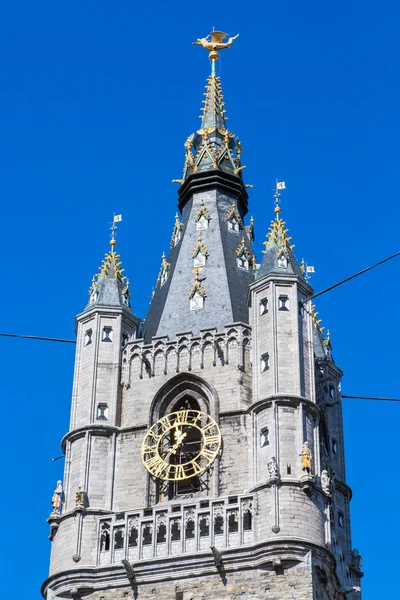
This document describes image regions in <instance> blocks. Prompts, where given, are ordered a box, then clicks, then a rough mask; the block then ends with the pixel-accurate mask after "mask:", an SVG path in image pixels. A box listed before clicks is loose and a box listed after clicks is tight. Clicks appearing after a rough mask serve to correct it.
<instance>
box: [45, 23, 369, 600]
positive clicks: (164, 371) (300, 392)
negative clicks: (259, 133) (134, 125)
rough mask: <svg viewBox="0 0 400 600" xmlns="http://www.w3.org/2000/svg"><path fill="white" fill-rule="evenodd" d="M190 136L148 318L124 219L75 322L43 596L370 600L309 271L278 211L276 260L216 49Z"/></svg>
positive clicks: (216, 35) (333, 373)
mask: <svg viewBox="0 0 400 600" xmlns="http://www.w3.org/2000/svg"><path fill="white" fill-rule="evenodd" d="M225 37H226V36H225V34H222V33H220V32H213V33H212V34H211V39H210V40H209V39H208V38H204V39H201V40H198V42H197V43H198V45H202V46H203V47H205V48H206V49H208V50H209V51H210V55H209V56H210V59H211V64H212V71H211V75H210V77H209V78H208V80H207V85H206V91H205V99H204V100H203V108H202V112H203V116H202V123H201V128H200V129H199V130H198V131H197V132H196V134H193V135H191V136H190V137H189V138H188V139H187V140H186V142H185V165H184V172H183V176H182V179H180V180H179V181H178V182H179V183H180V187H179V192H178V195H179V201H178V208H179V213H177V214H176V217H175V223H174V227H173V233H172V238H171V247H170V251H169V254H168V256H165V255H163V256H162V262H161V269H160V272H159V275H158V279H157V285H156V289H155V292H154V295H153V298H152V302H151V305H150V308H149V312H148V315H147V317H146V319H145V321H144V324H143V326H142V324H141V323H140V320H139V319H138V318H136V317H135V316H134V314H133V312H132V310H131V307H130V300H129V284H128V282H127V280H126V278H125V277H124V276H123V269H122V268H121V262H120V257H119V256H118V255H117V253H116V248H115V245H116V241H115V237H114V231H115V230H114V226H113V232H112V238H111V249H110V251H109V252H108V254H106V256H105V259H104V260H103V263H102V265H101V267H100V271H99V273H98V275H97V276H96V277H95V278H94V279H93V281H92V286H91V288H90V291H89V295H90V297H89V303H88V305H87V306H86V308H85V309H84V311H83V312H82V313H81V314H80V315H78V317H77V330H76V332H77V348H76V360H75V375H74V387H73V397H72V409H71V422H70V429H69V432H68V433H67V434H66V435H65V437H64V438H63V440H62V448H63V451H64V453H65V457H66V461H65V472H64V479H63V481H62V482H61V481H60V482H57V488H56V490H55V492H54V496H53V512H52V513H51V515H50V517H49V524H50V539H51V540H52V552H51V566H50V575H49V577H48V579H47V580H46V581H45V583H44V584H43V587H42V593H43V597H44V598H45V599H46V600H56V599H60V600H61V598H62V599H65V598H75V599H79V598H82V599H87V600H100V599H102V600H122V599H123V598H138V599H143V600H147V599H152V598H159V597H163V598H164V599H165V600H190V599H193V600H220V599H234V598H235V599H236V598H240V599H241V600H243V599H249V600H250V598H254V600H263V599H269V598H271V599H272V598H274V599H275V600H277V599H279V600H280V599H282V600H286V599H288V598H295V599H298V600H317V599H318V600H334V599H342V600H343V599H344V598H350V600H359V599H360V597H361V596H360V593H359V587H358V586H359V584H360V578H361V577H362V572H361V568H360V567H361V558H360V556H359V554H358V552H357V551H356V550H352V545H351V532H350V513H349V504H350V499H351V490H350V488H349V486H348V485H347V483H346V476H345V465H344V446H343V428H342V414H341V394H340V380H341V376H342V372H341V370H340V369H339V368H338V367H337V366H336V364H335V362H334V360H333V358H332V355H331V343H330V339H329V335H328V337H326V338H324V336H323V334H322V328H321V327H320V321H319V320H318V319H317V313H316V312H315V307H314V306H313V305H312V304H311V300H310V298H311V296H312V294H313V290H312V288H311V287H310V284H309V282H308V278H307V273H306V272H305V269H304V265H302V266H299V264H298V262H297V261H296V258H295V256H294V253H293V247H294V246H293V245H291V238H290V237H289V236H288V230H287V229H286V226H285V223H284V221H283V220H282V218H281V208H280V206H279V192H278V190H279V188H283V187H284V184H283V183H281V184H277V191H276V207H275V216H274V219H273V220H272V222H271V226H270V229H269V231H268V233H267V239H266V242H265V250H264V252H263V257H262V260H261V262H260V264H258V263H257V260H256V258H255V255H254V252H253V249H252V242H253V240H254V230H253V222H252V220H250V222H249V225H245V218H246V215H247V212H248V194H247V187H249V186H246V185H245V183H244V181H243V177H242V170H243V168H244V167H243V166H242V164H241V154H242V146H241V143H240V140H239V138H238V137H237V136H235V135H234V134H233V133H232V132H231V131H229V129H228V127H227V120H226V117H225V112H226V111H225V108H224V101H223V94H222V88H221V81H220V79H219V77H217V75H216V70H215V63H216V60H217V59H218V52H217V51H218V50H221V49H223V48H225V47H227V46H228V45H230V44H231V43H232V41H233V39H234V38H230V40H229V41H228V42H227V43H224V42H223V40H224V39H225Z"/></svg>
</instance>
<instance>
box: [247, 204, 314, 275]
mask: <svg viewBox="0 0 400 600" xmlns="http://www.w3.org/2000/svg"><path fill="white" fill-rule="evenodd" d="M280 213H281V209H280V207H279V206H276V208H275V215H276V217H275V219H273V220H272V221H271V225H270V228H269V231H268V233H267V240H266V241H265V242H264V245H265V250H263V254H264V257H263V259H262V261H261V265H260V268H259V270H258V272H257V279H260V278H261V277H265V276H266V275H269V274H270V273H277V274H280V273H288V274H290V275H298V276H299V277H303V271H302V269H301V267H300V266H299V264H298V262H297V260H296V257H295V255H294V254H293V248H294V245H293V244H291V243H290V242H291V239H292V238H291V237H289V236H288V235H287V234H288V230H287V229H286V228H285V227H286V223H285V221H283V220H282V219H281V218H280Z"/></svg>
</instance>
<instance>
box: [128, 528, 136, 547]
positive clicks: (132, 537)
mask: <svg viewBox="0 0 400 600" xmlns="http://www.w3.org/2000/svg"><path fill="white" fill-rule="evenodd" d="M137 545H138V530H137V529H136V527H132V529H131V530H130V532H129V538H128V546H129V548H136V546H137Z"/></svg>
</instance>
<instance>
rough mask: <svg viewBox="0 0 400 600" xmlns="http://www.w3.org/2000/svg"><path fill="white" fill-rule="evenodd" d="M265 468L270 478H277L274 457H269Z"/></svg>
mask: <svg viewBox="0 0 400 600" xmlns="http://www.w3.org/2000/svg"><path fill="white" fill-rule="evenodd" d="M267 467H268V472H269V474H270V476H271V477H279V472H278V465H277V462H276V458H275V456H271V458H270V459H269V461H268V463H267Z"/></svg>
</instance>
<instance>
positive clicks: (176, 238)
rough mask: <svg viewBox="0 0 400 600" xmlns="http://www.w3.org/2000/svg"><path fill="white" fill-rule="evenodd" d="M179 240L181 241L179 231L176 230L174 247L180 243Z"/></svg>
mask: <svg viewBox="0 0 400 600" xmlns="http://www.w3.org/2000/svg"><path fill="white" fill-rule="evenodd" d="M180 239H181V230H180V229H179V228H178V229H177V230H176V231H175V235H174V246H176V245H177V243H178V242H179V241H180Z"/></svg>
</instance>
